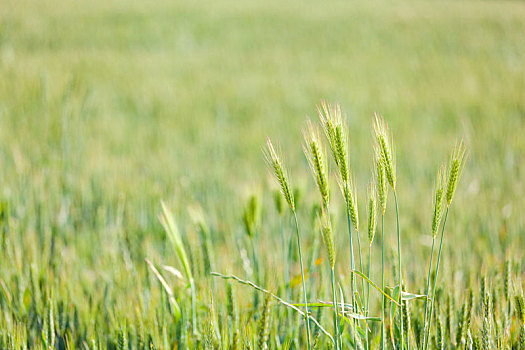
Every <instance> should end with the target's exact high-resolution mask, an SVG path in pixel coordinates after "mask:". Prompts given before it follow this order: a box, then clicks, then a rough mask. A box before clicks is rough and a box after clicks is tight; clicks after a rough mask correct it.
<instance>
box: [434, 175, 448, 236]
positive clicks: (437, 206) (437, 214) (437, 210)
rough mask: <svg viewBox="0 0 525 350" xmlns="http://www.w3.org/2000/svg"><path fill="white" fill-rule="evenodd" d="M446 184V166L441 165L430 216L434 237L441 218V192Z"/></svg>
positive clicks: (442, 192)
mask: <svg viewBox="0 0 525 350" xmlns="http://www.w3.org/2000/svg"><path fill="white" fill-rule="evenodd" d="M445 184H446V166H445V165H442V166H441V167H440V168H439V170H438V173H437V177H436V185H435V186H436V187H435V190H434V198H433V200H434V214H433V216H432V238H436V235H437V232H438V229H439V225H440V224H441V219H442V217H443V206H442V202H443V194H444V191H445Z"/></svg>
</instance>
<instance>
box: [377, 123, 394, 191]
mask: <svg viewBox="0 0 525 350" xmlns="http://www.w3.org/2000/svg"><path fill="white" fill-rule="evenodd" d="M373 125H374V133H375V136H376V147H377V148H378V150H379V153H380V155H381V158H383V163H384V166H385V173H386V178H387V180H388V183H389V184H390V186H391V187H392V189H393V190H395V189H396V157H395V150H394V142H393V136H392V133H391V132H390V130H389V128H388V124H387V123H386V122H385V120H384V119H383V117H381V116H380V115H379V114H377V113H376V114H375V115H374V123H373Z"/></svg>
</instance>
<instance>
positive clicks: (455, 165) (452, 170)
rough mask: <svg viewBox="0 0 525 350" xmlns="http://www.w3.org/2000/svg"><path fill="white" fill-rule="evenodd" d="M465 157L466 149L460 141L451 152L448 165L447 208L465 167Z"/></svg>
mask: <svg viewBox="0 0 525 350" xmlns="http://www.w3.org/2000/svg"><path fill="white" fill-rule="evenodd" d="M466 157H467V147H466V146H465V143H464V142H463V140H461V141H460V142H459V143H458V144H457V145H456V147H455V148H454V151H452V154H451V156H450V161H449V165H448V168H449V173H448V180H447V193H446V199H447V207H449V206H450V204H451V203H452V199H453V198H454V193H455V192H456V187H457V185H458V182H459V178H460V177H461V173H462V172H463V168H464V166H465V161H466Z"/></svg>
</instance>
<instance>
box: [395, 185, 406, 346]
mask: <svg viewBox="0 0 525 350" xmlns="http://www.w3.org/2000/svg"><path fill="white" fill-rule="evenodd" d="M394 200H395V202H396V220H397V259H398V263H397V267H398V271H397V276H398V283H399V297H398V300H397V302H398V303H399V304H400V305H401V295H402V294H403V285H402V281H401V269H402V266H401V229H400V227H399V207H398V204H397V193H396V191H395V190H394ZM399 311H401V310H399ZM399 329H400V331H401V350H403V349H404V348H405V334H404V333H405V332H404V330H403V317H402V316H401V315H400V317H399Z"/></svg>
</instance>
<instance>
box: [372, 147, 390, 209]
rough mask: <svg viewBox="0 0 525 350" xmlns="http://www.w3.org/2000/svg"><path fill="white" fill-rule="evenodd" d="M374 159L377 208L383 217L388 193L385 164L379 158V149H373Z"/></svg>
mask: <svg viewBox="0 0 525 350" xmlns="http://www.w3.org/2000/svg"><path fill="white" fill-rule="evenodd" d="M375 158H376V159H375V165H376V177H377V199H378V200H379V208H380V209H381V214H382V215H385V211H386V201H387V196H388V191H387V188H386V172H385V162H384V160H383V158H382V157H381V151H380V150H379V147H375Z"/></svg>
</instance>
